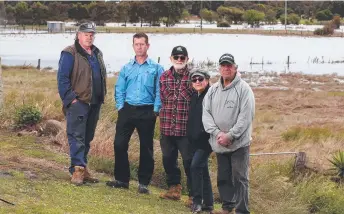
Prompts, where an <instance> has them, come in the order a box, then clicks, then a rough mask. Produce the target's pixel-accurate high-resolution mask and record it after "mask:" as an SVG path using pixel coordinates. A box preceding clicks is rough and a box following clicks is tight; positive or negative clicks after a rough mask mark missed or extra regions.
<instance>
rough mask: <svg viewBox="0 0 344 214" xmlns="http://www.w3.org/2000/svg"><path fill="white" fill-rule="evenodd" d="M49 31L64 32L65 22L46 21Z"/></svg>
mask: <svg viewBox="0 0 344 214" xmlns="http://www.w3.org/2000/svg"><path fill="white" fill-rule="evenodd" d="M47 26H48V32H49V33H64V32H65V28H66V24H65V23H64V22H61V21H47Z"/></svg>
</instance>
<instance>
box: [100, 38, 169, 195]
mask: <svg viewBox="0 0 344 214" xmlns="http://www.w3.org/2000/svg"><path fill="white" fill-rule="evenodd" d="M133 48H134V51H135V54H136V55H135V58H134V59H132V60H130V62H129V63H127V64H126V65H124V66H123V67H122V69H121V71H120V73H119V77H118V79H117V82H116V85H115V100H116V108H117V110H118V120H117V124H116V135H115V142H114V148H115V168H114V175H115V180H113V181H108V182H107V183H106V185H108V186H110V187H115V188H126V189H128V188H129V180H130V170H129V160H128V147H129V140H130V137H131V135H132V133H133V131H134V129H135V128H136V129H137V132H138V134H139V139H140V166H139V171H138V179H139V187H138V192H139V193H145V194H148V193H149V190H148V188H147V186H148V185H149V183H150V181H151V178H152V174H153V170H154V159H153V137H154V128H155V121H156V117H157V116H158V114H159V110H160V107H161V101H160V92H159V89H160V86H159V78H160V76H161V74H162V72H163V71H164V69H163V67H162V66H161V65H159V64H157V63H155V62H154V61H153V60H152V59H150V58H148V55H147V50H148V48H149V43H148V36H147V35H146V34H145V33H137V34H135V35H134V36H133Z"/></svg>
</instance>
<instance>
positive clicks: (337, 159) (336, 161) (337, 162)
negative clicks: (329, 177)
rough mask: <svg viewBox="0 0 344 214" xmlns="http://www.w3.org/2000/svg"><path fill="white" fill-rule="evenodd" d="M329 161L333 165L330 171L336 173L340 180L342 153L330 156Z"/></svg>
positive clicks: (342, 176)
mask: <svg viewBox="0 0 344 214" xmlns="http://www.w3.org/2000/svg"><path fill="white" fill-rule="evenodd" d="M329 161H330V162H331V163H332V165H333V168H332V169H334V170H336V171H337V173H338V176H339V177H340V178H344V152H343V151H338V152H337V153H336V154H334V155H333V156H332V159H331V160H329Z"/></svg>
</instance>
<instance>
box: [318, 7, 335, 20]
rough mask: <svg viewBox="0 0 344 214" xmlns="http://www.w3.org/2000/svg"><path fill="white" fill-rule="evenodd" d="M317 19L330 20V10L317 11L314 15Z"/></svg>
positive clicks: (331, 15)
mask: <svg viewBox="0 0 344 214" xmlns="http://www.w3.org/2000/svg"><path fill="white" fill-rule="evenodd" d="M315 17H316V18H317V19H318V20H319V21H325V20H331V19H332V17H333V14H332V12H331V11H330V10H329V9H326V10H321V11H319V12H317V14H316V16H315Z"/></svg>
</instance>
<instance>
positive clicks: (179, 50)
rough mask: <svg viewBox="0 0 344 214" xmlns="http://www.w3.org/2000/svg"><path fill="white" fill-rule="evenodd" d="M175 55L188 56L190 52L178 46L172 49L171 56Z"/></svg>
mask: <svg viewBox="0 0 344 214" xmlns="http://www.w3.org/2000/svg"><path fill="white" fill-rule="evenodd" d="M175 55H183V56H188V51H187V50H186V48H185V47H184V46H180V45H179V46H176V47H174V48H173V49H172V53H171V56H175Z"/></svg>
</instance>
